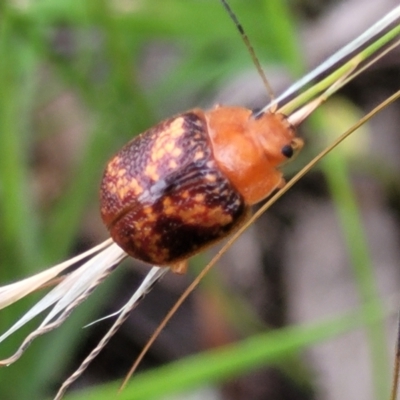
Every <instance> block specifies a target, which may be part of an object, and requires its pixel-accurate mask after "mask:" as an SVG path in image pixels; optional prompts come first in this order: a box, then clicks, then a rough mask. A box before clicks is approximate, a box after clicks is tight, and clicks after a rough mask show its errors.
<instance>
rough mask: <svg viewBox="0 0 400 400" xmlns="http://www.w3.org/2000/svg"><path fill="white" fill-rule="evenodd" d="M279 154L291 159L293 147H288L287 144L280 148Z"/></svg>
mask: <svg viewBox="0 0 400 400" xmlns="http://www.w3.org/2000/svg"><path fill="white" fill-rule="evenodd" d="M281 153H282V154H283V155H284V156H285V157H286V158H291V157H292V156H293V147H292V146H290V145H289V144H287V145H285V146H283V147H282V150H281Z"/></svg>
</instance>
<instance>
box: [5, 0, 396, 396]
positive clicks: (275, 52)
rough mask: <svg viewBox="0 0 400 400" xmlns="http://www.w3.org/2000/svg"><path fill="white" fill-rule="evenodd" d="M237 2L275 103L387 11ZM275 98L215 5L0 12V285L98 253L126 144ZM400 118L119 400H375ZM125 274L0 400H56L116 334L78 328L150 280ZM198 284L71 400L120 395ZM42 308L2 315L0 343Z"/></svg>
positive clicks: (324, 176)
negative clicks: (109, 168)
mask: <svg viewBox="0 0 400 400" xmlns="http://www.w3.org/2000/svg"><path fill="white" fill-rule="evenodd" d="M230 3H231V5H232V8H233V9H234V11H235V13H236V14H237V16H238V18H239V19H240V21H241V22H242V24H243V26H244V27H245V29H246V32H247V34H248V36H249V37H250V40H251V43H252V45H253V46H254V48H255V50H256V53H257V55H258V57H259V58H260V60H261V62H262V63H263V65H265V66H266V71H267V75H268V77H269V78H270V79H271V83H272V86H273V87H274V88H276V89H277V91H279V90H283V89H284V88H285V87H287V86H288V85H289V84H290V82H292V81H294V80H295V79H296V77H299V76H301V74H302V73H304V71H306V70H308V69H310V68H311V66H315V65H316V64H317V63H318V62H320V61H322V60H323V59H324V58H325V57H326V56H328V55H330V54H331V53H332V52H333V51H334V50H337V49H338V48H340V47H341V46H342V45H344V44H345V43H346V42H347V41H349V40H350V39H352V38H354V37H355V36H356V35H357V34H360V33H361V32H362V31H363V30H364V29H366V28H367V27H368V26H369V25H370V24H371V23H372V22H373V21H376V20H377V19H378V18H379V17H380V16H383V15H384V13H385V11H386V10H388V9H389V5H387V4H385V2H383V1H382V4H380V5H379V6H378V5H374V7H372V6H369V5H368V4H369V3H371V2H368V1H366V2H364V3H363V2H359V3H360V4H359V5H356V4H354V3H353V2H351V1H347V2H346V1H344V2H335V1H330V2H324V1H320V2H318V1H307V0H304V1H301V0H296V1H294V0H293V1H274V2H272V1H268V0H252V1H244V0H243V1H240V0H232V1H231V2H230ZM357 7H358V8H357ZM361 11H362V12H361ZM354 15H358V16H359V18H358V19H357V23H356V22H355V21H354ZM352 16H353V17H352ZM398 71H399V53H398V51H397V50H395V51H393V52H392V53H390V54H389V56H388V57H385V58H384V59H383V60H381V61H380V62H379V63H378V64H376V65H375V66H373V67H372V68H371V69H370V70H368V71H366V72H365V73H364V74H362V75H361V77H360V78H359V79H357V80H356V81H355V82H354V83H352V84H350V85H349V86H348V87H347V88H346V89H344V90H343V92H342V93H341V95H340V96H338V97H337V98H336V99H335V101H332V102H329V103H328V104H327V105H326V107H324V110H323V112H322V113H321V114H320V115H319V117H318V118H317V119H316V120H314V122H313V125H309V126H308V129H307V130H305V131H304V132H303V134H304V135H305V136H306V137H307V139H306V148H305V149H304V151H303V153H302V155H301V157H299V158H298V159H297V160H296V161H295V163H293V164H291V165H290V166H288V168H287V173H288V175H291V174H293V173H294V172H295V171H297V170H299V169H300V167H301V166H302V165H304V164H305V162H306V161H307V160H310V159H311V157H312V156H313V155H315V154H317V153H318V152H319V151H320V150H321V149H322V148H324V146H325V145H326V143H327V140H326V137H328V138H333V137H335V136H338V135H339V134H340V133H341V132H343V131H344V130H345V129H346V128H348V127H349V126H350V125H351V124H352V123H353V122H355V121H356V120H357V119H358V118H359V117H360V116H361V115H363V113H365V112H366V110H370V109H371V108H372V106H373V105H375V104H377V103H379V101H381V100H383V99H385V98H386V97H387V96H388V95H389V94H391V92H392V91H393V90H394V89H395V88H398V87H399V81H400V78H399V75H400V74H399V73H398ZM267 101H268V97H267V95H266V94H265V90H264V89H263V87H262V85H261V80H260V79H259V78H258V77H257V75H256V73H255V69H254V67H253V66H252V63H251V59H250V56H249V55H248V52H247V50H246V48H245V47H244V45H243V43H242V42H241V40H240V37H239V35H238V33H237V31H236V30H235V27H234V25H233V23H232V21H230V20H229V18H228V15H227V13H226V12H225V11H224V9H223V8H222V6H221V4H220V2H218V1H217V0H163V1H155V0H142V1H134V0H131V1H129V0H125V1H124V0H114V1H112V0H57V1H55V0H31V1H29V0H19V1H17V0H14V1H11V0H2V1H1V2H0V227H1V230H0V274H1V276H0V281H1V283H2V284H3V283H4V284H6V283H9V282H11V281H14V280H17V279H20V278H22V277H25V276H27V275H29V274H32V273H34V272H36V271H39V270H41V269H43V268H45V267H47V266H50V265H52V264H54V263H56V262H59V261H62V260H64V259H66V258H68V257H69V256H71V255H73V254H76V253H78V252H80V251H83V250H85V249H87V248H89V247H90V246H92V245H94V244H96V243H98V242H100V241H101V240H103V239H105V238H106V237H107V233H106V231H105V229H104V228H103V227H102V226H101V223H100V218H99V215H98V208H99V205H98V198H97V192H98V186H99V182H100V179H101V175H102V171H103V168H104V166H105V164H106V162H107V160H108V159H109V158H110V157H111V156H112V154H113V153H114V152H115V151H116V150H118V149H119V147H120V146H121V145H122V144H124V143H125V142H126V141H128V140H129V139H131V138H132V137H133V136H134V135H136V134H138V133H140V132H142V131H143V130H145V129H146V128H149V127H151V126H152V125H154V124H156V123H157V122H159V121H160V120H162V119H163V118H166V117H168V116H170V115H173V114H176V113H179V112H181V111H184V110H186V109H190V108H192V107H196V106H198V107H203V108H207V107H211V106H212V105H213V104H215V103H217V102H223V103H230V104H233V103H234V104H238V105H244V106H249V107H262V106H263V105H265V104H266V102H267ZM397 107H398V106H397ZM399 115H400V113H399V110H398V109H396V106H392V107H390V108H388V109H387V110H386V111H384V112H383V113H381V114H380V115H378V116H377V118H376V120H374V122H373V123H372V124H371V125H370V126H369V127H364V128H363V130H362V131H361V132H360V133H359V134H358V136H357V137H356V138H355V139H354V140H353V141H352V142H349V143H348V144H346V145H344V146H342V147H340V148H338V149H337V150H336V152H335V154H334V155H333V157H331V158H327V159H326V162H325V163H323V164H322V165H321V166H320V167H319V168H316V169H315V171H314V172H313V173H312V174H310V175H309V176H308V177H306V178H305V179H303V181H302V182H301V183H300V184H299V185H297V186H296V188H295V189H293V190H292V191H291V192H290V193H288V194H287V195H285V197H284V198H283V199H282V200H281V201H279V203H278V204H277V205H276V206H275V207H274V208H273V209H272V210H271V211H269V212H268V215H266V216H265V218H263V219H262V220H261V221H260V223H259V224H257V226H255V227H253V228H252V229H251V231H250V232H249V233H248V234H247V235H244V237H243V239H242V240H241V241H240V242H239V243H238V244H237V246H235V248H236V249H235V248H234V249H233V250H232V252H230V253H228V254H227V256H226V258H225V259H224V260H223V261H221V266H219V267H218V268H217V269H216V270H215V271H214V272H213V274H212V277H210V279H208V280H207V282H205V283H204V285H203V287H202V288H200V289H199V290H198V291H197V292H196V293H195V294H194V295H193V296H192V297H191V299H190V301H188V302H187V304H185V306H184V307H183V308H182V312H181V313H180V314H179V315H178V316H177V317H176V318H175V319H174V320H173V321H172V322H171V324H170V325H169V327H168V329H167V330H166V332H165V333H164V335H163V336H162V337H161V338H160V340H159V341H158V342H157V344H156V345H155V346H154V349H153V350H152V351H151V352H150V354H149V357H148V358H147V359H146V361H145V362H144V363H143V370H147V371H150V372H143V374H141V375H138V376H137V378H136V379H133V380H132V381H131V383H130V385H129V386H128V388H127V389H126V391H125V392H123V394H122V395H121V397H120V398H121V399H139V398H140V399H145V398H146V399H147V398H162V397H163V396H166V395H170V396H172V397H168V398H170V399H171V398H177V397H174V396H175V395H172V393H179V392H181V391H183V390H189V389H192V388H193V389H192V390H194V388H197V387H201V388H202V390H203V391H200V392H196V391H192V392H190V393H191V394H188V393H186V394H184V395H183V397H182V398H185V399H187V398H190V396H191V395H193V396H196V395H197V396H200V397H202V398H210V399H211V398H215V399H249V398H251V399H260V400H261V399H314V398H317V399H336V398H337V399H338V398H363V399H383V398H385V396H386V395H387V392H388V387H389V371H390V355H392V354H393V351H392V348H393V347H394V344H393V343H394V330H393V327H394V324H395V319H394V317H393V313H392V312H391V313H389V314H390V315H389V316H390V318H389V319H388V320H386V322H382V320H383V319H384V317H385V316H387V314H388V311H387V310H388V306H387V302H388V301H387V299H384V298H383V297H381V294H385V295H386V296H392V297H393V294H395V293H397V292H398V286H399V284H398V278H399V276H398V260H399V257H398V256H399V254H398V253H399V246H398V237H399V236H398V234H399V224H398V223H399V220H398V217H399V208H398V204H399V202H398V199H399V180H398V170H399V168H400V164H399V161H398V152H399V148H400V139H399V136H398V130H397V127H398V126H399V122H400V121H398V119H399V117H398V116H399ZM316 127H318V129H315V128H316ZM323 132H325V133H326V135H322V133H323ZM207 259H208V257H207V256H206V255H204V256H202V257H201V258H198V259H197V260H196V261H195V262H194V268H193V270H196V268H201V266H203V265H204V263H205V262H206V261H207ZM136 264H137V263H135V262H134V261H132V260H129V261H127V262H126V263H124V266H123V267H121V268H119V270H118V271H117V272H116V273H115V276H113V277H112V278H110V279H109V280H108V281H107V282H106V283H105V284H104V285H103V287H102V288H100V289H99V290H98V291H97V292H96V293H95V294H94V295H93V298H91V299H89V301H87V302H86V303H85V304H83V305H82V306H81V307H80V309H79V310H77V311H76V312H75V313H74V315H73V317H71V319H70V321H68V322H67V323H66V324H65V325H64V326H63V327H62V328H60V329H58V330H56V331H55V332H52V333H51V334H48V335H46V337H43V338H40V339H38V340H36V341H35V343H34V344H33V345H32V346H31V347H30V348H29V350H28V351H27V352H26V354H24V355H23V357H22V358H21V359H20V360H19V361H18V362H16V363H15V364H14V365H12V366H10V367H8V368H3V369H1V370H0V393H1V398H2V399H6V400H25V399H30V400H31V399H44V398H47V397H51V395H52V394H54V393H55V391H56V389H57V387H58V386H59V385H60V383H61V382H62V381H63V379H65V378H66V376H68V374H69V373H71V372H72V371H73V370H74V369H75V368H76V367H77V366H78V365H79V362H80V360H82V359H83V357H84V356H85V355H86V354H87V353H88V352H89V351H90V349H91V348H92V347H93V346H94V345H95V344H96V343H97V341H98V340H99V339H100V338H101V336H102V334H103V333H104V332H105V330H106V329H107V327H108V326H109V324H110V322H109V321H107V322H103V323H99V324H97V325H94V326H93V327H90V328H88V329H85V330H82V329H81V327H82V326H84V325H85V324H86V323H89V322H90V321H92V320H94V319H96V318H98V317H101V316H102V315H106V314H107V313H110V312H112V311H114V310H117V309H118V308H119V307H121V305H122V304H124V301H126V299H127V298H128V296H129V294H130V293H131V292H132V291H133V290H134V288H135V287H136V285H137V282H138V280H139V279H140V276H141V275H142V274H143V273H144V272H145V271H146V268H145V267H143V266H137V265H136ZM134 267H136V269H134ZM138 271H139V272H138ZM190 279H191V278H190V277H169V278H168V279H165V280H164V281H163V283H162V284H160V285H159V286H157V287H156V288H155V289H154V291H153V293H152V294H151V295H150V296H149V298H148V299H146V301H145V302H144V303H143V305H141V306H140V307H139V308H138V309H137V310H136V311H135V312H134V315H133V316H132V318H131V319H130V320H129V321H128V322H127V324H126V325H125V326H124V328H123V329H122V330H121V332H120V334H119V336H117V337H116V338H115V340H113V341H112V342H111V343H110V345H109V346H108V348H107V349H106V350H105V351H104V352H103V354H102V355H101V356H100V357H99V358H98V360H96V361H95V362H94V363H93V366H91V367H90V368H89V370H88V371H87V373H86V374H85V375H84V376H83V378H82V379H80V380H79V382H78V383H77V385H76V386H75V388H76V389H78V388H84V389H85V390H84V391H83V392H82V394H80V392H79V391H78V390H77V391H76V393H75V392H74V393H72V391H71V395H70V396H67V398H71V399H89V398H93V399H94V398H96V399H110V398H114V397H115V387H116V385H115V384H112V385H111V386H107V385H105V386H102V385H103V384H104V382H106V381H109V380H115V379H117V378H121V377H122V376H123V375H124V373H125V372H126V371H127V370H128V369H129V365H130V363H131V362H132V361H133V359H134V357H135V354H137V352H138V351H139V350H140V348H141V347H142V346H143V344H144V343H145V341H146V338H148V337H149V335H150V334H151V332H152V330H153V329H154V327H155V326H156V323H157V321H159V320H160V319H161V317H162V316H163V315H164V314H165V313H166V311H167V310H168V309H169V307H170V306H171V305H172V304H173V302H174V301H175V299H176V298H177V296H178V295H179V294H180V293H181V292H182V291H183V289H184V287H185V286H186V285H187V283H188V282H189V281H190ZM39 296H40V294H35V295H33V296H31V297H30V298H29V299H27V300H23V301H20V302H19V303H17V304H16V305H13V306H12V307H10V308H7V309H5V310H2V311H1V313H0V328H1V331H2V332H3V331H5V330H6V329H7V328H8V327H9V326H10V325H11V324H12V322H14V321H15V320H16V319H17V318H18V316H20V315H21V314H22V313H23V311H24V310H26V309H27V307H28V306H29V304H33V302H34V301H35V299H37V298H38V297H39ZM392 297H390V298H392ZM389 310H391V308H390V307H389ZM35 324H38V321H34V323H33V324H30V325H29V327H28V328H27V329H23V330H21V332H19V333H18V334H16V335H13V336H12V337H11V338H9V339H7V341H5V342H4V343H2V344H1V345H0V355H1V356H2V357H6V356H8V355H10V354H11V353H12V352H13V351H15V349H16V348H17V346H18V344H19V343H20V342H21V340H22V339H23V337H24V336H25V335H26V334H27V333H28V332H29V331H30V330H31V329H32V327H35V326H36V325H35ZM285 326H289V327H288V328H285ZM361 326H364V328H362V329H361V328H360V327H361ZM390 326H391V327H392V329H388V327H390ZM272 328H275V329H272ZM350 331H351V332H352V333H347V334H346V335H345V336H344V337H342V336H340V335H341V334H343V333H344V332H350ZM387 331H389V332H391V334H390V339H391V340H390V341H387V337H386V332H387ZM342 338H343V340H342ZM346 338H347V339H348V340H346ZM327 339H331V341H329V342H325V341H326V340H327ZM321 341H324V342H325V344H324V345H317V343H319V342H321ZM231 343H235V344H231ZM228 344H231V345H230V346H231V347H228V348H226V350H224V351H222V352H218V351H217V352H216V353H214V352H211V353H207V352H205V353H200V356H198V358H196V357H195V358H188V359H186V361H185V360H184V361H182V364H166V363H168V362H170V361H172V360H175V359H177V358H181V357H189V355H190V354H194V353H199V352H201V351H210V350H209V349H211V348H214V347H219V346H223V345H228ZM313 344H314V346H313V347H312V348H311V350H310V351H309V352H307V353H306V354H303V349H305V348H309V347H310V346H312V345H313ZM388 349H389V350H390V351H388ZM165 364H166V365H167V366H165V367H162V366H163V365H165ZM160 366H161V367H160ZM216 382H219V384H218V385H216ZM221 382H222V383H221ZM204 388H206V389H204ZM335 389H336V391H335ZM204 390H207V391H206V392H204ZM339 396H340V397H339Z"/></svg>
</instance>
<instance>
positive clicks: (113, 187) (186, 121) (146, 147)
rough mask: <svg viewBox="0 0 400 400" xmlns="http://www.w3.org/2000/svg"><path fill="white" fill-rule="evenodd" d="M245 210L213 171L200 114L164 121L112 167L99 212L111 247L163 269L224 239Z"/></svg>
mask: <svg viewBox="0 0 400 400" xmlns="http://www.w3.org/2000/svg"><path fill="white" fill-rule="evenodd" d="M247 211H248V209H247V207H246V206H245V204H244V202H243V198H242V197H241V195H240V194H239V193H238V192H237V191H236V190H235V189H234V188H233V187H232V185H231V184H230V182H229V181H228V179H227V178H226V177H225V176H224V175H223V174H222V173H221V172H220V171H219V170H218V168H217V166H216V163H215V161H214V160H213V156H212V151H211V146H210V144H209V141H208V135H207V127H206V122H205V120H204V114H203V112H202V111H200V110H193V111H191V112H187V113H185V114H181V115H179V116H177V117H174V118H171V119H169V120H166V121H164V122H162V123H160V124H159V125H156V126H155V127H154V128H152V129H150V130H148V131H146V132H144V133H143V134H142V135H140V136H138V137H137V138H135V139H133V140H132V141H131V142H129V143H128V144H127V145H126V146H125V147H124V148H122V150H121V151H120V152H119V153H117V155H116V156H115V157H114V158H113V159H112V160H111V161H110V162H109V164H108V166H107V169H106V171H105V173H104V177H103V181H102V185H101V214H102V218H103V221H104V222H105V224H106V225H107V227H108V229H109V230H110V234H111V236H112V238H113V239H114V241H115V242H116V243H118V244H119V245H120V246H121V247H122V248H123V249H124V250H125V251H126V252H127V253H128V254H129V255H131V256H132V257H135V258H138V259H140V260H142V261H145V262H148V263H152V264H156V265H167V264H172V263H176V262H177V261H180V260H183V259H186V258H188V257H190V256H191V255H193V254H194V253H195V252H197V251H198V250H199V249H201V248H204V247H206V246H209V245H210V244H212V243H213V242H215V241H217V240H219V239H221V238H222V237H224V236H226V235H227V234H228V233H229V232H230V231H231V230H232V229H233V228H235V227H236V226H237V225H238V224H239V223H240V222H241V221H243V219H244V217H245V215H246V213H247Z"/></svg>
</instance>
